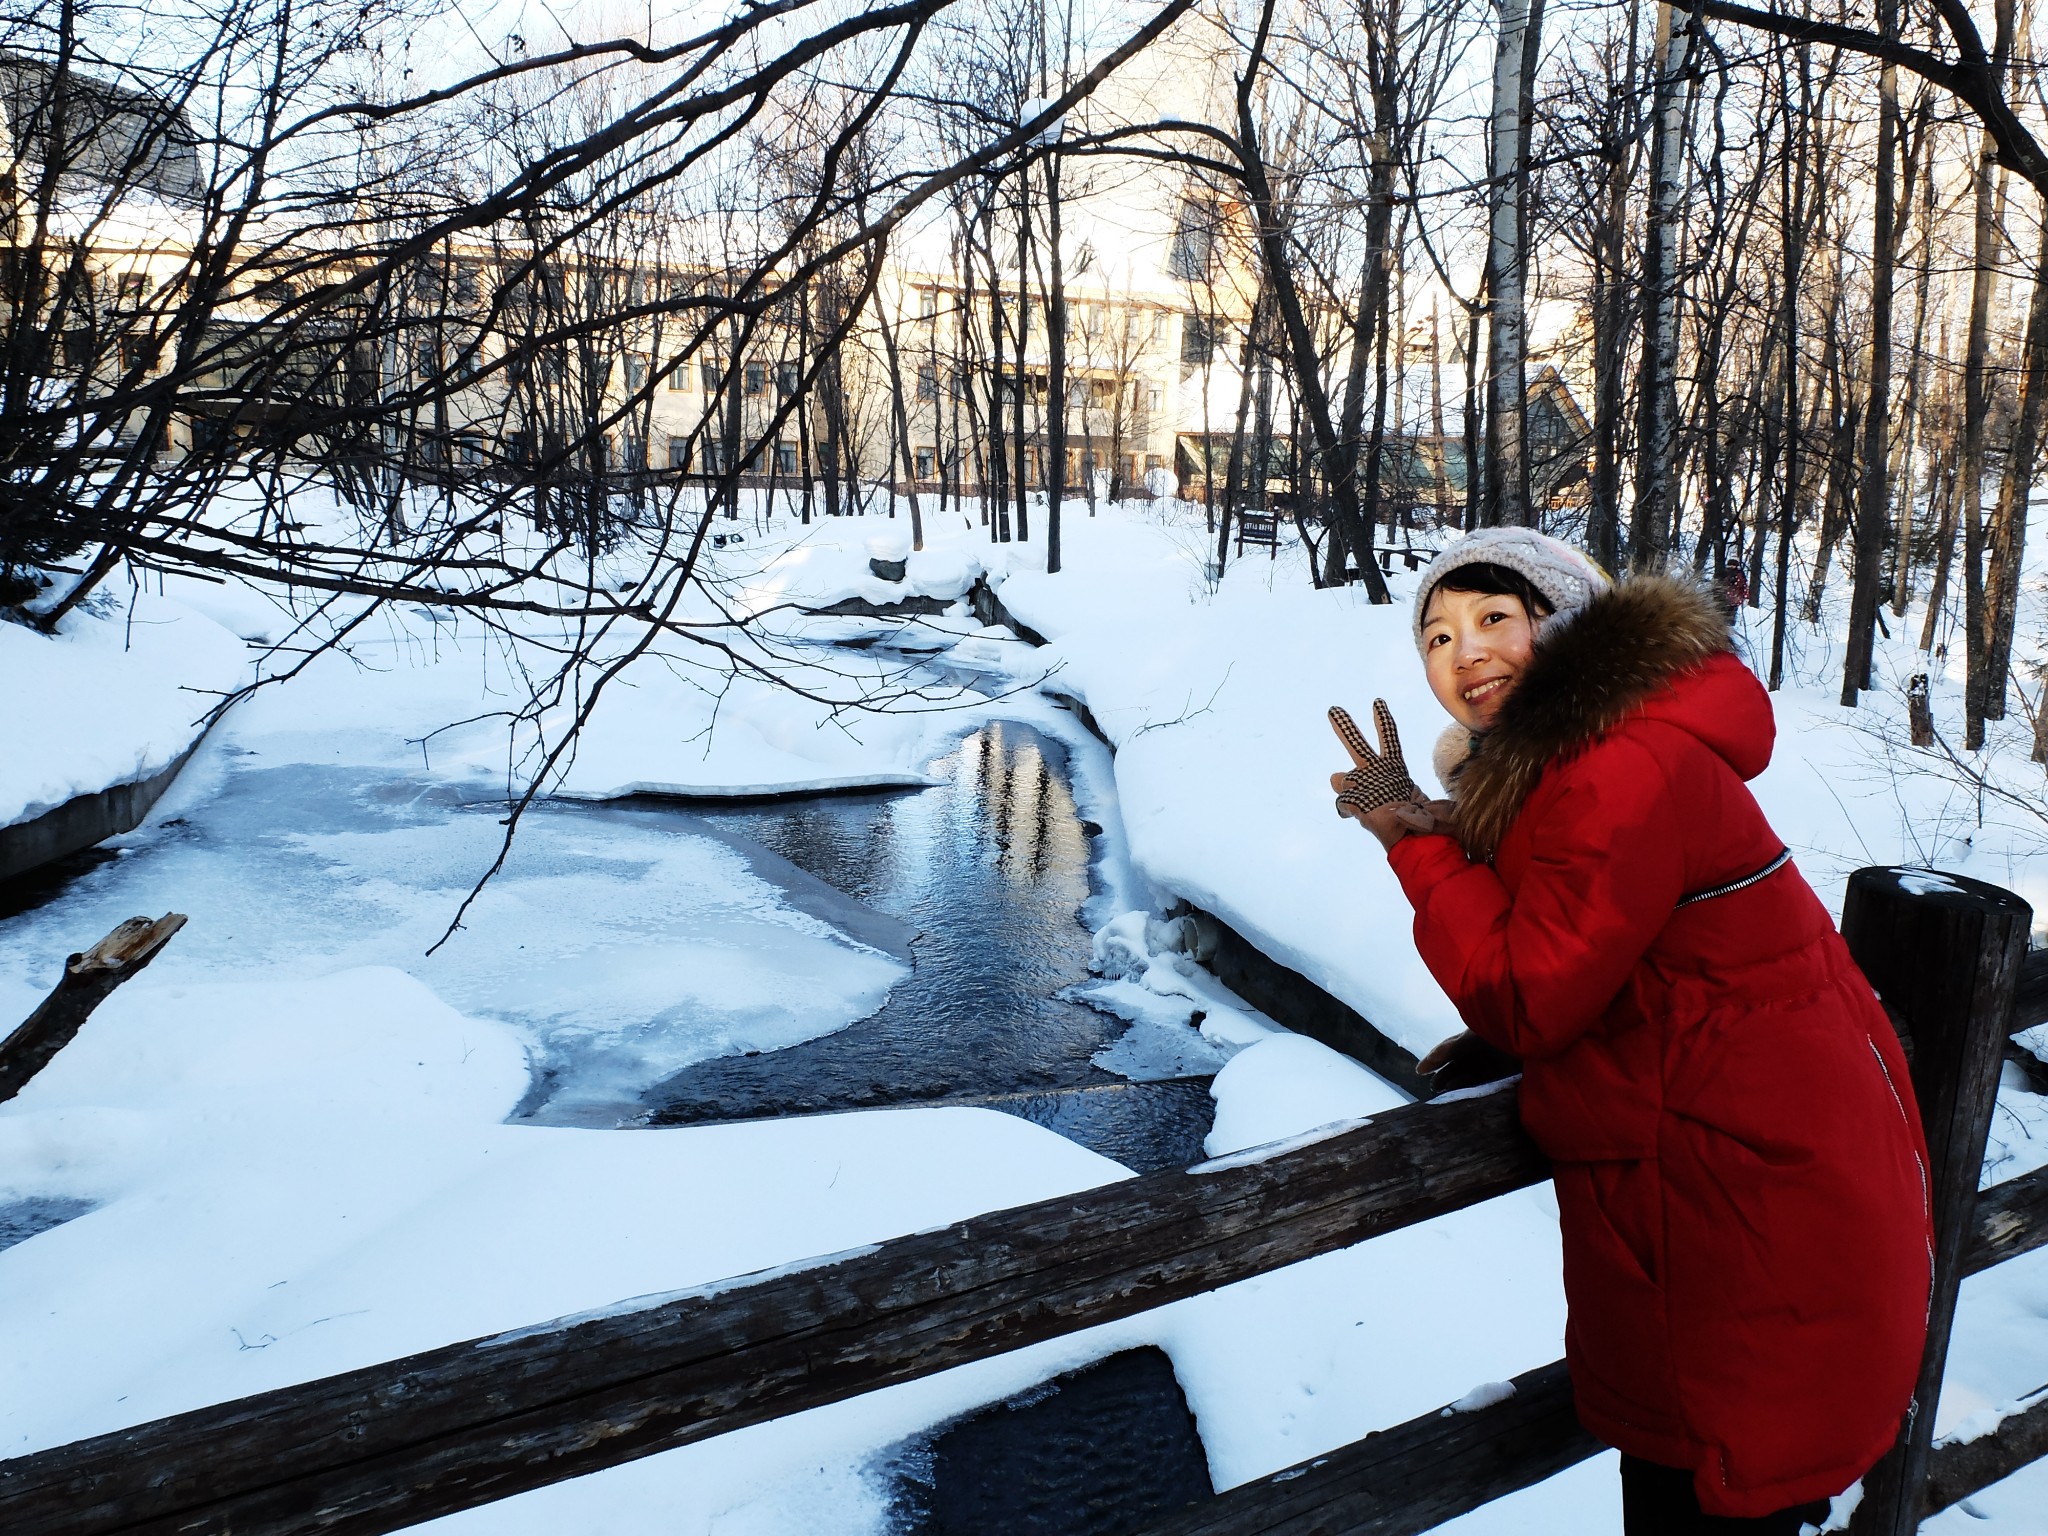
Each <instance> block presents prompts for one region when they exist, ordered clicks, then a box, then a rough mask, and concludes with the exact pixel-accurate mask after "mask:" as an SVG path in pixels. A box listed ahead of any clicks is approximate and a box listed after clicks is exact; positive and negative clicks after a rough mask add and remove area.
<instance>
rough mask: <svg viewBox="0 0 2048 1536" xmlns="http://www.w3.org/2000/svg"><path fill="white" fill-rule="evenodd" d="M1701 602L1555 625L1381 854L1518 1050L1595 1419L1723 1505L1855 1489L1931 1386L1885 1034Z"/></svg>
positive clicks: (1589, 611) (1902, 1074)
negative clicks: (1785, 822)
mask: <svg viewBox="0 0 2048 1536" xmlns="http://www.w3.org/2000/svg"><path fill="white" fill-rule="evenodd" d="M1726 636H1727V632H1726V626H1725V621H1724V620H1723V619H1722V618H1721V616H1720V615H1719V613H1718V612H1716V611H1715V609H1714V607H1713V604H1712V602H1711V600H1710V599H1708V598H1706V597H1705V596H1704V595H1703V594H1701V593H1699V592H1698V591H1697V590H1695V589H1694V588H1691V587H1689V586H1686V585H1684V584H1682V583H1678V582H1673V581H1667V580H1662V579H1641V578H1639V579H1637V580H1634V581H1629V582H1625V583H1623V584H1622V585H1620V586H1618V587H1616V588H1614V589H1613V590H1612V591H1610V592H1607V593H1604V594H1602V595H1601V596H1599V597H1596V598H1595V599H1594V600H1593V602H1592V603H1591V604H1590V605H1589V606H1588V607H1587V608H1586V609H1584V610H1583V611H1582V612H1580V613H1579V614H1578V615H1577V616H1576V617H1575V618H1573V619H1572V620H1570V621H1569V622H1568V623H1565V624H1563V625H1560V626H1556V627H1555V630H1554V632H1553V633H1552V634H1550V635H1546V636H1545V637H1544V639H1543V641H1542V643H1541V645H1540V646H1539V647H1538V649H1537V651H1536V653H1535V655H1534V656H1533V657H1532V658H1531V660H1530V663H1529V665H1528V666H1527V668H1526V669H1525V670H1524V672H1523V674H1522V678H1521V680H1520V682H1519V683H1518V684H1517V686H1516V689H1515V692H1514V694H1513V695H1512V696H1511V697H1510V698H1509V699H1508V700H1507V702H1506V703H1505V704H1503V705H1502V707H1501V710H1500V713H1499V715H1498V717H1497V718H1496V720H1495V722H1494V725H1493V727H1492V729H1490V730H1489V731H1488V732H1487V734H1486V737H1485V740H1484V743H1483V745H1482V746H1481V747H1480V749H1479V750H1478V751H1477V752H1475V753H1474V755H1473V756H1471V757H1470V758H1469V759H1468V760H1467V761H1466V762H1465V763H1464V764H1463V766H1462V767H1461V768H1460V769H1459V770H1458V771H1457V772H1456V774H1455V779H1456V798H1457V804H1458V813H1457V821H1458V832H1459V837H1458V839H1453V838H1451V837H1449V836H1444V835H1428V836H1409V837H1405V838H1403V839H1401V841H1399V842H1398V843H1396V844H1395V845H1394V847H1393V849H1392V851H1391V853H1390V859H1391V861H1392V864H1393V868H1394V871H1395V873H1396V874H1397V875H1398V877H1399V878H1400V881H1401V884H1402V887H1403V889H1404V890H1405V891H1406V892H1407V894H1408V898H1409V900H1410V901H1411V902H1412V903H1413V904H1414V907H1415V940H1416V944H1417V946H1418V948H1419V949H1420V950H1421V952H1422V957H1423V960H1424V961H1425V962H1426V963H1427V964H1428V966H1429V969H1430V971H1431V973H1432V974H1433V975H1434V976H1435V977H1436V979H1437V981H1438V982H1439V983H1440V984H1441V985H1442V986H1443V988H1444V990H1445V991H1446V992H1448V993H1449V994H1450V996H1451V999H1452V1001H1453V1002H1455V1003H1456V1004H1457V1007H1458V1012H1459V1013H1460V1015H1462V1016H1463V1018H1464V1020H1465V1022H1466V1024H1467V1025H1468V1026H1469V1027H1470V1028H1471V1029H1472V1030H1473V1031H1474V1032H1475V1033H1477V1034H1479V1035H1480V1036H1482V1037H1484V1038H1485V1039H1486V1040H1488V1041H1489V1042H1491V1043H1492V1044H1494V1045H1496V1046H1499V1047H1500V1048H1501V1049H1503V1050H1506V1051H1509V1052H1512V1053H1513V1054H1514V1055H1516V1056H1518V1057H1520V1058H1521V1059H1522V1062H1523V1078H1522V1086H1521V1114H1522V1121H1523V1124H1524V1125H1526V1126H1527V1127H1528V1130H1529V1134H1530V1135H1531V1136H1532V1137H1533V1138H1534V1139H1535V1141H1536V1143H1537V1144H1538V1145H1539V1146H1540V1147H1542V1149H1543V1150H1544V1151H1545V1152H1546V1153H1547V1154H1548V1155H1549V1156H1550V1158H1551V1160H1552V1163H1553V1165H1554V1169H1555V1177H1556V1182H1557V1203H1558V1212H1559V1217H1560V1221H1561V1225H1562V1228H1563V1238H1564V1282H1565V1295H1566V1299H1567V1301H1568V1302H1569V1305H1570V1322H1569V1324H1568V1326H1567V1329H1566V1355H1567V1359H1568V1362H1569V1364H1570V1368H1571V1375H1572V1387H1573V1392H1574V1395H1575V1397H1576V1399H1577V1405H1578V1412H1579V1417H1580V1419H1581V1420H1582V1421H1583V1422H1584V1424H1585V1425H1586V1427H1587V1428H1588V1429H1589V1430H1591V1431H1592V1432H1593V1433H1594V1434H1595V1435H1597V1436H1598V1437H1599V1438H1600V1439H1602V1440H1604V1441H1606V1442H1607V1443H1608V1444H1610V1445H1614V1446H1617V1447H1619V1448H1620V1449H1622V1450H1624V1451H1627V1452H1629V1453H1631V1454H1633V1455H1636V1456H1640V1457H1643V1458H1645V1459H1647V1460H1650V1461H1655V1462H1661V1463H1663V1464H1664V1465H1666V1466H1674V1467H1687V1468H1690V1469H1692V1471H1693V1473H1694V1483H1695V1487H1696V1489H1697V1491H1698V1495H1699V1500H1700V1505H1701V1507H1702V1508H1703V1509H1704V1510H1705V1511H1706V1512H1707V1513H1709V1514H1715V1515H1726V1516H1751V1517H1753V1516H1758V1515H1764V1514H1768V1513H1771V1512H1772V1511H1775V1510H1779V1509H1783V1508H1785V1507H1787V1506H1790V1505H1794V1504H1801V1503H1805V1502H1807V1501H1809V1500H1813V1499H1818V1498H1824V1497H1827V1496H1830V1495H1832V1494H1836V1493H1839V1492H1841V1491H1842V1489H1844V1488H1845V1487H1847V1486H1848V1485H1849V1484H1850V1483H1851V1482H1853V1481H1855V1479H1856V1478H1858V1477H1860V1476H1861V1475H1862V1474H1863V1473H1864V1472H1865V1471H1866V1470H1867V1469H1868V1468H1869V1467H1870V1466H1871V1464H1872V1463H1873V1462H1875V1461H1876V1460H1877V1458H1878V1457H1879V1456H1880V1455H1881V1454H1883V1452H1884V1451H1885V1449H1886V1448H1887V1447H1888V1446H1889V1445H1890V1443H1891V1441H1892V1439H1893V1437H1894V1435H1895V1434H1896V1433H1897V1430H1898V1427H1899V1422H1900V1418H1901V1416H1902V1415H1903V1413H1904V1411H1905V1408H1906V1405H1907V1402H1908V1400H1909V1398H1910V1397H1911V1395H1912V1389H1913V1380H1914V1376H1915V1374H1916V1372H1917V1370H1918V1367H1919V1361H1920V1352H1921V1346H1922V1342H1923V1338H1924V1334H1925V1329H1926V1320H1927V1295H1928V1277H1929V1252H1930V1233H1931V1229H1930V1226H1929V1218H1928V1204H1927V1188H1926V1179H1925V1176H1924V1169H1925V1166H1926V1150H1925V1146H1924V1143H1923V1142H1922V1139H1921V1132H1920V1117H1919V1113H1918V1111H1917V1109H1916V1108H1915V1106H1914V1103H1913V1098H1912V1087H1911V1085H1910V1083H1909V1082H1908V1079H1907V1076H1906V1064H1905V1061H1904V1058H1903V1056H1902V1055H1901V1053H1900V1051H1899V1046H1898V1041H1897V1039H1896V1037H1895V1036H1894V1035H1893V1033H1892V1030H1891V1028H1890V1027H1889V1025H1888V1023H1887V1021H1886V1019H1885V1015H1884V1011H1883V1009H1882V1008H1881V1007H1880V1006H1879V1004H1878V1002H1877V1000H1876V998H1875V996H1874V995H1873V994H1872V992H1871V989H1870V985H1869V983H1868V982H1866V981H1865V980H1864V978H1863V976H1862V973H1861V972H1859V971H1858V970H1857V968H1856V966H1855V963H1854V962H1853V961H1851V960H1850V958H1849V954H1848V951H1847V949H1846V948H1845V947H1844V945H1843V943H1842V941H1841V938H1840V937H1839V936H1838V935H1837V934H1836V932H1835V929H1834V924H1833V923H1832V922H1831V921H1830V919H1829V917H1828V914H1827V911H1826V909H1824V908H1823V907H1822V906H1821V904H1820V902H1819V900H1818V899H1817V898H1816V897H1815V896H1814V894H1813V891H1812V890H1811V889H1810V888H1809V887H1808V886H1807V884H1806V881H1805V880H1804V879H1803V878H1802V877H1801V876H1800V874H1799V872H1798V870H1797V869H1796V868H1795V867H1793V866H1792V865H1790V864H1786V865H1785V866H1783V867H1782V868H1780V869H1778V870H1777V871H1776V872H1775V873H1773V874H1771V875H1769V876H1768V877H1766V878H1764V879H1762V880H1760V881H1758V882H1756V883H1755V884H1753V885H1751V886H1748V887H1747V888H1745V889H1743V890H1740V891H1737V892H1734V893H1732V894H1728V895H1723V896H1716V897H1713V898H1710V899H1706V900H1700V901H1695V902H1691V903H1684V904H1681V902H1682V898H1684V897H1686V896H1688V895H1691V894H1693V893H1697V892H1701V891H1706V890H1709V889H1711V888H1713V887H1716V886H1720V885H1725V884H1727V883H1729V882H1732V881H1736V880H1739V879H1741V878H1742V877H1744V876H1746V875H1750V874H1753V873H1755V872H1756V871H1757V870H1759V869H1761V868H1762V867H1764V866H1765V865H1767V864H1769V863H1770V862H1771V860H1772V859H1773V858H1774V857H1775V856H1776V855H1777V854H1778V853H1779V852H1780V851H1781V849H1782V847H1783V844H1782V843H1781V842H1780V840H1779V838H1778V837H1777V835H1776V834H1775V833H1773V832H1772V831H1771V829H1770V826H1769V825H1768V824H1767V823H1766V822H1765V820H1764V817H1763V813H1762V812H1761V811H1760V810H1759V809H1758V807H1757V804H1756V801H1755V800H1754V799H1753V798H1752V797H1751V795H1750V793H1749V790H1748V789H1747V788H1746V787H1745V785H1744V781H1745V780H1748V779H1752V778H1754V777H1755V776H1756V775H1757V774H1758V773H1760V772H1762V771H1763V768H1764V765H1765V764H1766V763H1767V762H1768V761H1769V760H1770V755H1771V743H1772V739H1773V736H1774V727H1773V722H1772V717H1771V707H1770V701H1769V697H1768V695H1766V694H1765V692H1764V690H1763V688H1762V687H1761V686H1760V685H1759V684H1758V683H1757V681H1756V679H1755V678H1754V677H1753V676H1751V675H1750V673H1749V671H1748V670H1747V669H1746V668H1745V667H1744V666H1743V665H1742V664H1741V662H1740V661H1738V660H1737V659H1736V658H1735V657H1734V656H1733V655H1731V654H1729V651H1728V643H1727V637H1726Z"/></svg>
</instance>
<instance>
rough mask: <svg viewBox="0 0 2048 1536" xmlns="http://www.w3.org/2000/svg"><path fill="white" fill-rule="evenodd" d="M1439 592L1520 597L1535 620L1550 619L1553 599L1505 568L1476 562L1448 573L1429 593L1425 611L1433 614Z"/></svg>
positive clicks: (1525, 578) (1483, 561)
mask: <svg viewBox="0 0 2048 1536" xmlns="http://www.w3.org/2000/svg"><path fill="white" fill-rule="evenodd" d="M1439 592H1475V593H1477V594H1478V595H1479V596H1481V597H1517V598H1520V599H1521V600H1522V607H1523V608H1524V609H1526V610H1527V611H1528V614H1529V617H1530V618H1532V619H1542V618H1548V617H1549V616H1550V612H1551V607H1550V599H1549V598H1547V597H1545V596H1544V595H1543V594H1542V593H1541V592H1539V591H1537V590H1536V583H1535V582H1533V581H1531V580H1530V579H1529V578H1528V577H1526V576H1524V575H1523V574H1522V573H1521V572H1520V571H1514V570H1509V569H1508V567H1506V566H1504V565H1495V564H1493V563H1492V562H1491V561H1486V560H1475V561H1474V562H1473V563H1472V564H1470V565H1461V566H1457V567H1456V568H1454V569H1452V570H1450V571H1447V572H1446V573H1445V574H1444V575H1442V576H1441V577H1439V578H1438V579H1437V583H1436V585H1435V586H1433V587H1431V588H1430V589H1429V596H1428V597H1425V598H1424V599H1423V600H1422V611H1423V612H1425V613H1427V612H1428V611H1429V604H1430V600H1431V599H1432V598H1434V597H1435V596H1436V595H1437V593H1439Z"/></svg>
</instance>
